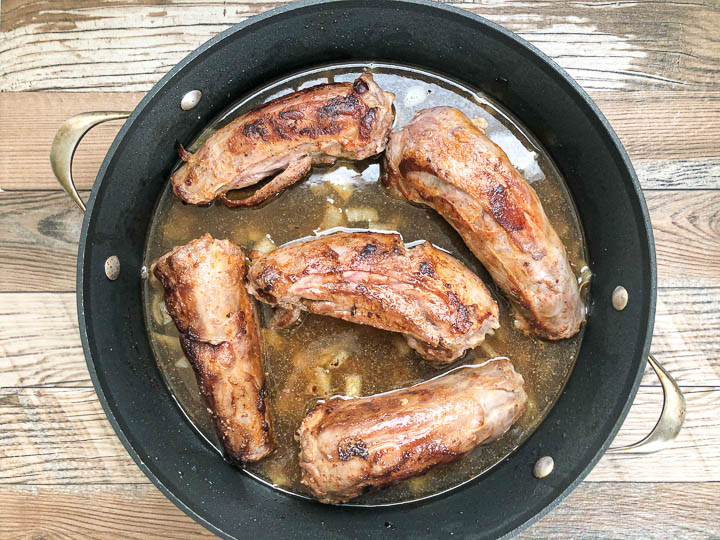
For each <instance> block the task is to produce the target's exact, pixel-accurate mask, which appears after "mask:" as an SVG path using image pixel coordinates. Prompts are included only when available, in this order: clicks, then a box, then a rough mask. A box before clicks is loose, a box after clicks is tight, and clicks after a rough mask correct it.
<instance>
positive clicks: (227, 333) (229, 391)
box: [153, 234, 275, 465]
mask: <svg viewBox="0 0 720 540" xmlns="http://www.w3.org/2000/svg"><path fill="white" fill-rule="evenodd" d="M153 272H154V274H155V276H156V277H157V278H158V280H159V281H160V282H161V283H162V285H163V287H164V288H165V305H166V306H167V308H168V312H169V313H170V315H171V317H172V318H173V321H175V325H176V326H177V328H178V330H179V331H180V332H181V336H180V343H181V345H182V348H183V351H184V352H185V356H186V357H187V358H188V360H189V361H190V364H191V365H192V367H193V369H194V371H195V376H196V378H197V381H198V386H199V387H200V391H201V393H202V395H203V397H204V398H205V402H206V403H207V406H208V409H209V410H210V413H211V414H212V418H213V422H214V423H215V428H216V430H217V433H218V436H219V437H220V439H221V441H222V443H223V446H224V448H225V455H226V457H227V458H228V460H230V461H232V462H233V463H235V464H238V465H242V464H244V463H245V462H248V461H257V460H259V459H262V458H263V457H265V456H267V455H268V454H269V453H270V452H272V451H273V450H274V448H275V444H274V442H273V437H272V431H271V424H270V415H269V412H268V410H267V408H266V406H265V400H266V396H265V375H264V372H263V366H262V354H261V350H260V336H259V332H258V327H257V323H256V320H255V319H256V318H255V311H254V306H253V303H252V299H251V298H250V296H249V295H248V293H247V290H246V289H245V285H244V277H245V272H246V265H245V256H244V254H243V252H242V250H241V249H240V248H239V247H238V246H236V245H235V244H233V243H232V242H231V241H230V240H215V239H213V238H212V237H211V236H210V235H209V234H206V235H205V236H203V237H202V238H199V239H197V240H193V241H192V242H190V243H189V244H187V245H185V246H182V247H178V248H175V249H174V250H173V251H171V252H170V253H168V254H166V255H164V256H163V257H161V258H160V259H159V260H158V261H157V262H156V263H155V264H154V265H153Z"/></svg>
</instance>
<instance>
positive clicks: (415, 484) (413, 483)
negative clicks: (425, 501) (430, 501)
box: [407, 475, 428, 496]
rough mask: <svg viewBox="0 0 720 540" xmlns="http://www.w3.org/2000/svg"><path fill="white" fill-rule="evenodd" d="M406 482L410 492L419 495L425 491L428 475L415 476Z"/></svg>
mask: <svg viewBox="0 0 720 540" xmlns="http://www.w3.org/2000/svg"><path fill="white" fill-rule="evenodd" d="M407 484H408V488H410V492H411V493H412V494H413V495H415V496H419V495H422V494H424V493H426V492H427V489H428V477H427V475H422V476H416V477H414V478H410V479H408V481H407Z"/></svg>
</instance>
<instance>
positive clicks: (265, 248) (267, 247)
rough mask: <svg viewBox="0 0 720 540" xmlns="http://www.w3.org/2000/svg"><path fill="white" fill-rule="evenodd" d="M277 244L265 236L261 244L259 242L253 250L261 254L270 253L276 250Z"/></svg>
mask: <svg viewBox="0 0 720 540" xmlns="http://www.w3.org/2000/svg"><path fill="white" fill-rule="evenodd" d="M275 247H276V246H275V242H273V241H272V240H270V238H268V237H267V236H264V237H263V238H262V239H261V240H260V241H259V242H257V243H256V244H255V246H254V248H253V249H255V250H256V251H259V252H260V253H269V252H270V251H273V250H274V249H275Z"/></svg>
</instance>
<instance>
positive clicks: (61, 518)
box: [0, 0, 720, 540]
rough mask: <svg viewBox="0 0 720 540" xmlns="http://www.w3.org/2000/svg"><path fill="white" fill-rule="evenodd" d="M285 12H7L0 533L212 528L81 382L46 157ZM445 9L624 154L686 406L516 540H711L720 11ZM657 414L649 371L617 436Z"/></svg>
mask: <svg viewBox="0 0 720 540" xmlns="http://www.w3.org/2000/svg"><path fill="white" fill-rule="evenodd" d="M282 4H284V1H272V0H271V1H263V0H249V1H248V0H246V1H243V2H235V3H226V2H217V1H216V0H87V1H84V2H82V3H77V2H73V1H72V0H2V1H1V2H0V365H1V366H2V367H1V368H0V441H2V444H0V539H2V540H4V539H5V538H13V539H14V538H140V537H141V538H196V537H197V538H200V537H203V538H206V537H211V536H212V535H211V534H210V533H208V532H207V531H205V530H204V529H203V528H202V527H201V526H199V525H197V524H195V523H194V522H192V521H191V520H190V519H189V518H187V517H186V516H185V515H183V514H182V513H181V512H180V511H179V510H178V509H176V508H175V507H174V506H173V505H172V504H171V503H170V502H169V501H168V500H167V499H166V498H165V497H164V496H163V495H162V494H161V493H160V492H159V491H158V490H157V489H156V488H155V487H154V486H152V485H151V484H150V483H149V482H148V480H147V479H146V478H145V477H144V476H143V475H142V473H141V472H140V471H139V469H138V468H137V467H136V466H135V465H134V463H133V462H132V460H131V459H130V457H129V456H128V455H127V453H126V452H125V450H124V448H123V447H122V445H121V444H120V442H119V441H118V439H117V438H116V436H115V435H114V433H113V432H112V429H111V427H110V425H109V423H108V421H107V419H106V418H105V416H104V414H103V412H102V409H101V407H100V405H99V402H98V400H97V397H96V396H95V394H94V392H93V390H92V387H91V384H90V380H89V376H88V372H87V368H86V366H85V360H84V357H83V354H82V349H81V346H80V341H79V336H78V329H77V317H76V308H75V296H74V294H73V293H72V292H70V291H72V290H74V288H75V260H76V251H77V239H78V235H79V227H80V222H81V215H80V213H79V211H77V210H76V209H75V208H74V206H73V204H72V203H71V202H70V201H69V200H68V199H67V198H66V197H65V196H64V195H63V194H62V193H60V192H59V190H58V186H57V183H56V181H55V179H54V178H53V176H52V173H51V171H50V167H49V161H48V152H49V145H50V142H51V141H52V138H53V136H54V134H55V131H56V130H57V128H58V127H59V125H60V124H61V123H62V121H64V120H65V119H66V118H67V117H68V116H70V115H72V114H76V113H78V112H84V111H88V110H108V109H115V110H123V109H128V110H129V109H132V108H133V107H134V106H135V105H136V104H137V103H138V102H139V100H140V99H141V98H142V96H143V95H144V92H146V91H147V90H148V89H149V88H150V87H151V86H152V85H153V84H154V83H155V82H156V81H157V80H158V79H159V78H160V77H161V76H162V75H164V74H165V73H166V72H167V71H168V70H169V69H170V68H171V67H172V66H173V65H175V64H176V63H177V62H178V61H179V60H180V59H182V58H183V57H184V56H185V55H186V54H188V53H189V52H190V51H191V50H193V49H194V48H195V47H197V46H198V45H199V44H201V43H202V42H204V41H206V40H207V39H209V38H210V37H212V36H214V35H215V34H216V33H218V32H219V31H221V30H223V29H224V28H226V27H227V26H229V25H231V24H233V23H236V22H239V21H242V20H244V19H245V18H247V17H248V16H250V15H253V14H255V13H260V12H263V11H266V10H267V9H271V8H273V7H276V6H279V5H282ZM453 5H456V6H459V7H463V8H466V9H470V10H471V11H473V12H475V13H477V14H480V15H483V16H486V17H488V18H489V19H491V20H493V21H495V22H498V23H500V24H502V25H504V26H506V27H507V28H509V29H511V30H513V31H516V32H519V33H520V35H522V36H523V37H525V38H526V39H528V40H530V41H531V42H532V43H533V44H535V45H536V46H538V47H539V48H540V49H541V50H543V51H544V52H546V53H548V54H549V55H550V56H551V57H553V58H554V59H555V60H556V61H557V62H558V63H559V64H560V65H561V66H562V67H564V68H565V69H567V70H568V72H569V73H570V74H571V75H572V76H573V77H575V78H576V79H577V80H578V81H579V82H580V84H581V85H582V86H583V87H584V88H585V89H586V90H587V91H588V92H589V93H590V95H591V97H592V98H593V99H594V100H595V101H596V102H597V103H598V105H599V107H600V109H601V110H602V112H603V113H604V114H605V115H606V117H607V118H608V120H609V121H610V123H611V124H612V126H613V128H614V129H615V130H616V132H617V133H618V135H619V137H620V139H621V141H622V142H623V144H624V145H625V146H626V148H627V149H628V152H629V154H630V156H631V158H632V160H633V164H634V166H635V168H636V171H637V173H638V177H639V179H640V182H641V184H642V186H643V188H644V189H645V190H646V192H645V196H646V199H647V202H648V207H649V209H650V212H651V216H652V221H653V226H654V231H655V240H656V247H657V255H658V275H659V284H660V286H661V289H660V290H659V294H658V309H657V316H656V325H655V334H654V338H653V345H652V351H653V353H654V354H655V355H656V356H657V358H658V359H659V360H660V361H661V362H663V364H664V365H665V367H666V368H668V369H669V370H670V371H671V373H672V374H673V375H674V376H675V377H676V378H677V380H678V382H679V383H680V384H681V385H682V387H683V389H684V391H685V392H686V395H687V399H688V404H689V410H688V419H687V425H686V428H685V429H684V430H683V432H682V433H681V436H680V438H679V439H678V440H677V441H676V442H675V443H674V444H673V446H672V447H671V448H670V449H668V450H667V451H665V452H663V453H660V454H656V455H652V456H626V455H623V456H611V455H609V456H605V457H604V458H603V460H602V461H601V462H600V463H599V464H598V466H597V467H596V468H595V469H594V470H593V472H592V473H591V475H590V476H589V479H588V481H585V482H583V483H582V484H581V485H580V486H579V487H578V489H576V490H575V491H574V492H573V493H572V494H571V495H570V496H569V497H568V498H567V499H566V500H565V501H564V502H563V503H561V504H560V506H558V507H557V508H556V509H555V510H554V511H553V512H551V513H550V514H549V515H548V516H546V517H544V518H543V519H542V520H541V521H540V522H539V523H537V524H536V525H534V526H533V527H532V528H531V529H530V530H529V531H527V532H526V533H524V534H523V535H522V536H521V537H522V538H567V537H576V538H619V537H622V538H625V537H629V538H667V537H682V538H707V537H720V506H718V504H717V500H718V498H720V473H719V472H718V471H719V470H720V468H718V464H720V444H718V443H719V442H720V441H719V440H718V439H719V438H720V426H719V424H720V273H719V272H718V269H719V268H720V266H718V263H717V261H718V260H720V217H719V216H720V150H719V149H718V141H719V140H720V43H719V42H720V33H718V31H717V28H718V27H720V5H719V4H718V3H717V2H715V1H710V2H707V1H699V2H694V1H693V2H675V1H672V2H662V1H658V0H638V1H626V0H621V1H618V2H605V1H597V2H585V1H581V0H561V1H554V0H552V1H551V0H543V1H539V2H529V1H527V0H507V1H505V0H477V1H474V0H473V1H465V2H459V3H454V4H453ZM13 90H32V91H33V92H29V93H12V91H13ZM46 90H49V91H51V92H45V91H46ZM8 91H10V92H11V93H7V92H8ZM57 91H62V92H57ZM66 92H68V93H66ZM69 93H72V94H69ZM120 126H121V122H113V123H110V124H105V125H103V126H100V127H98V128H96V129H94V130H92V131H91V132H90V133H89V134H88V135H87V136H86V138H85V139H84V140H83V142H82V143H81V145H80V147H79V149H78V152H77V154H76V156H75V162H74V174H75V178H76V180H77V184H78V187H79V188H81V189H88V188H89V187H91V185H92V182H93V180H94V178H95V175H96V173H97V170H98V168H99V166H100V163H101V162H102V159H103V158H104V156H105V153H106V152H107V149H108V147H109V146H110V143H111V141H112V139H113V137H114V136H115V134H116V133H117V131H118V129H119V128H120ZM2 190H5V192H2ZM689 190H696V191H689ZM83 196H84V197H86V196H87V192H85V193H84V194H83ZM59 291H67V292H59ZM631 301H632V299H631ZM660 403H661V391H660V389H659V387H658V383H657V380H656V378H655V376H654V375H653V374H652V372H651V371H649V370H648V371H646V374H645V377H644V378H643V381H642V386H641V388H640V391H639V394H638V396H637V398H636V401H635V403H634V405H633V407H632V408H631V411H630V415H629V416H628V418H627V420H626V422H625V424H624V426H623V428H622V430H621V431H620V433H619V435H618V437H617V439H616V441H615V443H614V444H625V443H629V442H633V441H635V440H637V439H640V438H641V437H642V436H644V435H645V433H647V431H648V430H649V429H650V428H651V427H652V426H653V424H654V422H655V419H656V417H657V415H658V414H659V412H660V406H661V405H660ZM558 466H562V464H558ZM389 532H392V531H389V530H387V529H384V528H383V529H382V530H381V531H379V532H378V536H380V535H381V534H388V533H389ZM394 532H395V533H402V531H394Z"/></svg>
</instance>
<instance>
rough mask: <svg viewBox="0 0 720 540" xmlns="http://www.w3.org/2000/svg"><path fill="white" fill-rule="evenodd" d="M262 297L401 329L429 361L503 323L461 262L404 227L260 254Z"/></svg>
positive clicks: (458, 350) (255, 268)
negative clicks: (414, 241)
mask: <svg viewBox="0 0 720 540" xmlns="http://www.w3.org/2000/svg"><path fill="white" fill-rule="evenodd" d="M248 290H249V291H250V293H251V294H253V295H254V296H255V297H256V298H258V299H259V300H262V301H263V302H266V303H269V304H271V305H276V306H280V307H281V308H285V309H290V310H293V309H298V308H299V309H301V310H304V311H308V312H310V313H316V314H319V315H329V316H331V317H336V318H340V319H344V320H347V321H351V322H355V323H360V324H367V325H370V326H374V327H376V328H382V329H384V330H390V331H393V332H401V333H403V334H405V337H406V338H407V340H408V343H409V344H410V346H411V347H413V348H414V349H415V350H416V351H418V353H420V354H421V355H422V356H423V357H424V358H425V359H426V360H428V361H430V362H432V363H434V364H437V365H444V364H447V363H450V362H452V361H453V360H455V359H457V358H458V357H459V356H461V355H462V354H463V353H464V352H465V351H466V350H467V349H470V348H472V347H475V346H477V345H478V344H479V343H481V342H482V341H483V340H484V338H485V335H486V334H487V333H488V332H489V331H491V330H493V329H495V328H497V327H498V325H499V323H498V306H497V304H496V302H495V301H494V299H493V298H492V296H491V295H490V293H489V292H488V290H487V289H486V288H485V286H484V284H483V283H482V281H481V280H480V279H479V278H478V277H477V276H476V275H475V274H473V273H472V272H471V271H470V270H469V269H468V268H466V267H465V266H464V265H463V264H462V263H461V262H460V261H458V260H457V259H455V258H454V257H452V256H450V255H449V254H447V253H445V252H444V251H441V250H439V249H437V248H435V247H433V246H432V245H431V244H430V243H428V242H424V243H422V244H420V245H417V246H415V247H413V248H410V249H408V248H406V247H405V245H404V243H403V241H402V237H401V236H400V235H399V234H386V233H370V232H355V233H348V232H340V233H335V234H328V235H322V236H319V237H317V238H313V239H310V240H306V241H301V242H295V243H292V244H288V245H286V246H284V247H281V248H279V249H277V250H275V251H272V252H270V253H268V254H266V255H263V256H261V257H259V258H258V259H257V260H256V261H255V262H254V263H253V265H252V266H251V268H250V271H249V272H248Z"/></svg>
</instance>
